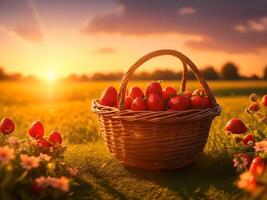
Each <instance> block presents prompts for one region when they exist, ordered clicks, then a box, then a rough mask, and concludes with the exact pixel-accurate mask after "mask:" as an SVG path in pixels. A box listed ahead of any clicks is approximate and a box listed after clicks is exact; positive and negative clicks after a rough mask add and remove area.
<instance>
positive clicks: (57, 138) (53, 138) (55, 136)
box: [48, 131, 62, 144]
mask: <svg viewBox="0 0 267 200" xmlns="http://www.w3.org/2000/svg"><path fill="white" fill-rule="evenodd" d="M48 140H49V141H50V142H51V143H53V144H61V143H62V137H61V135H60V133H59V132H57V131H52V132H51V134H50V136H49V138H48Z"/></svg>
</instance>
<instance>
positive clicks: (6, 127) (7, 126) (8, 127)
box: [0, 117, 15, 135]
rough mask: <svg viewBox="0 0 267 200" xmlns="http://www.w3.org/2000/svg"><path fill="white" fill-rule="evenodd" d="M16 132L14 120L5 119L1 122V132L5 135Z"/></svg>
mask: <svg viewBox="0 0 267 200" xmlns="http://www.w3.org/2000/svg"><path fill="white" fill-rule="evenodd" d="M14 130H15V124H14V122H13V121H12V119H10V118H7V117H4V118H3V119H2V120H1V122H0V132H1V133H2V134H4V135H9V134H10V133H12V132H13V131H14Z"/></svg>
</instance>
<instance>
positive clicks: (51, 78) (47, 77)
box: [43, 70, 58, 82]
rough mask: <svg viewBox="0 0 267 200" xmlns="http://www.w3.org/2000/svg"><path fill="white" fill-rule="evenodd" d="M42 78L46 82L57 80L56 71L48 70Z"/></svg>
mask: <svg viewBox="0 0 267 200" xmlns="http://www.w3.org/2000/svg"><path fill="white" fill-rule="evenodd" d="M43 78H44V80H45V81H47V82H54V81H56V80H57V78H58V75H57V73H56V71H54V70H48V71H47V72H46V73H45V74H44V77H43Z"/></svg>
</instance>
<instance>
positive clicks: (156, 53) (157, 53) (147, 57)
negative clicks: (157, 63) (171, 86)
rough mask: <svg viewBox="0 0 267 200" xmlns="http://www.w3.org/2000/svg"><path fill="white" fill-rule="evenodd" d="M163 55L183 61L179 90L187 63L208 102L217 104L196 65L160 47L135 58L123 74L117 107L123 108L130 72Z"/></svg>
mask: <svg viewBox="0 0 267 200" xmlns="http://www.w3.org/2000/svg"><path fill="white" fill-rule="evenodd" d="M163 55H171V56H174V57H177V58H179V59H180V60H181V62H182V63H183V68H184V72H183V76H182V83H181V87H180V90H181V91H184V90H185V86H186V80H187V65H188V66H189V67H190V68H191V70H192V71H193V72H194V74H195V76H196V77H197V79H198V80H199V82H200V84H201V86H202V87H203V89H204V90H205V92H206V94H207V95H208V97H209V99H210V103H211V104H212V105H213V106H217V105H218V104H217V102H216V99H215V98H214V96H213V94H212V92H211V90H210V88H209V86H208V84H207V82H206V80H205V79H204V77H203V76H202V74H201V73H200V71H199V70H198V68H197V67H196V65H195V64H194V63H193V62H192V61H191V60H190V59H189V58H188V57H186V56H185V55H184V54H182V53H181V52H179V51H176V50H171V49H162V50H158V51H153V52H151V53H148V54H146V55H145V56H143V57H142V58H140V59H139V60H137V61H136V62H135V63H134V64H133V65H132V66H131V67H130V68H129V69H128V70H127V71H126V73H125V74H124V75H123V77H122V80H121V83H120V89H119V94H118V107H119V109H120V110H122V109H124V99H125V92H126V88H127V85H128V82H129V79H130V77H131V76H132V74H133V73H134V72H135V70H136V69H137V68H138V67H140V66H141V65H142V64H144V63H145V62H146V61H148V60H150V59H151V58H154V57H157V56H163Z"/></svg>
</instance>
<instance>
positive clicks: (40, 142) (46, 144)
mask: <svg viewBox="0 0 267 200" xmlns="http://www.w3.org/2000/svg"><path fill="white" fill-rule="evenodd" d="M52 146H53V145H52V143H51V142H49V141H48V140H47V139H45V138H40V139H39V140H38V147H39V148H40V149H46V148H49V147H52Z"/></svg>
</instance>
